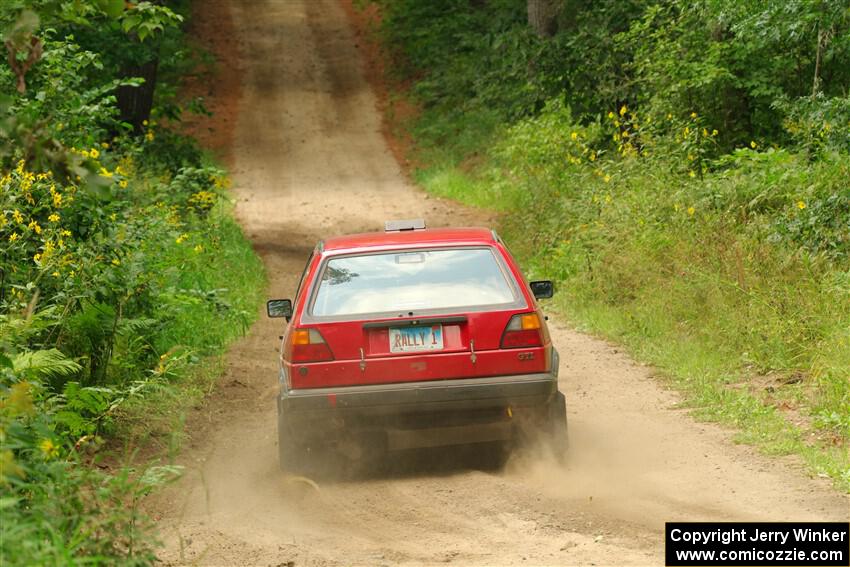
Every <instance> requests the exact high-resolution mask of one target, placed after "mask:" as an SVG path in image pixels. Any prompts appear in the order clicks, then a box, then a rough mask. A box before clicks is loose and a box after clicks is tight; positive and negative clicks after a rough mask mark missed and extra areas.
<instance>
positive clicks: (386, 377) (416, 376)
mask: <svg viewBox="0 0 850 567" xmlns="http://www.w3.org/2000/svg"><path fill="white" fill-rule="evenodd" d="M308 295H309V298H308V300H307V303H306V305H305V306H304V308H303V314H302V317H301V319H300V322H299V323H298V325H297V327H298V329H300V330H301V336H303V337H305V338H304V340H303V341H301V342H304V341H306V342H308V343H310V344H309V345H307V346H305V347H304V348H303V349H302V350H298V349H299V348H300V347H298V346H295V347H293V345H292V344H291V342H292V341H291V340H289V341H288V344H287V352H288V353H289V355H288V356H287V357H286V358H287V361H286V363H287V364H288V365H289V366H290V376H291V383H292V387H293V388H319V387H329V386H348V385H363V384H386V383H393V382H410V381H425V380H451V379H458V378H473V377H483V376H496V375H509V374H528V373H535V372H544V371H546V370H547V369H548V368H549V360H548V351H549V349H548V348H547V347H548V336H547V335H546V332H545V326H543V324H542V320H541V318H540V317H539V315H538V314H535V313H534V311H533V309H534V308H533V307H529V303H528V299H527V296H526V294H524V293H523V291H522V290H521V288H520V285H519V284H518V283H517V280H516V278H515V277H514V276H513V274H512V272H511V270H510V269H509V267H508V265H507V263H506V261H505V259H504V258H503V257H502V256H501V253H500V251H499V250H498V249H496V248H494V247H491V246H468V247H453V248H431V249H417V250H403V251H392V252H378V253H371V254H352V255H339V256H331V257H329V258H327V259H325V260H324V261H323V265H322V266H321V267H320V269H319V274H318V277H317V279H316V283H315V284H314V286H313V289H312V290H311V292H310V293H309V294H308ZM529 313H531V314H533V315H534V316H535V317H536V320H537V321H538V329H537V331H536V333H537V334H536V336H538V337H539V340H537V341H536V342H535V341H533V340H532V341H531V342H525V343H523V342H520V343H519V344H514V343H512V344H511V345H510V346H511V347H512V348H503V347H504V346H505V345H504V344H503V340H505V336H506V335H505V333H506V330H507V329H508V327H509V325H510V324H511V321H514V322H516V321H518V320H520V319H521V318H522V314H529ZM304 330H308V331H309V332H304ZM514 334H515V335H516V333H514ZM520 334H521V333H520ZM534 334H535V333H531V335H534ZM293 349H295V356H293V355H292V353H293ZM308 351H309V352H317V353H319V355H318V356H316V355H310V356H313V360H311V359H310V356H306V357H300V356H298V353H299V352H305V353H306V352H308ZM316 358H320V359H321V360H315V359H316Z"/></svg>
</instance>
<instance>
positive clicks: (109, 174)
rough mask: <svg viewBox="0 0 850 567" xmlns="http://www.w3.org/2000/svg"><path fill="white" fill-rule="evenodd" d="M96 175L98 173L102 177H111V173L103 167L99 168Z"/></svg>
mask: <svg viewBox="0 0 850 567" xmlns="http://www.w3.org/2000/svg"><path fill="white" fill-rule="evenodd" d="M98 173H100V175H101V176H102V177H112V172H111V171H109V170H108V169H106V168H105V167H101V168H100V171H99V172H98Z"/></svg>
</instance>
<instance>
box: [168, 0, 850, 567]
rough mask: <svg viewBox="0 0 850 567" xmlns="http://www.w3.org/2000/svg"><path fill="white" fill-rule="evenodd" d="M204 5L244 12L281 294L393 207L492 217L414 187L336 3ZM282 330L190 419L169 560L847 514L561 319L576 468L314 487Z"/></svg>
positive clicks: (531, 555) (410, 466)
mask: <svg viewBox="0 0 850 567" xmlns="http://www.w3.org/2000/svg"><path fill="white" fill-rule="evenodd" d="M201 4H202V5H203V6H204V7H203V8H201V9H202V10H205V11H208V12H210V14H214V15H215V17H216V18H221V17H223V16H226V15H227V14H228V12H229V14H230V16H232V19H233V33H234V34H235V36H234V37H235V38H236V41H235V43H236V44H237V45H238V48H239V57H238V64H239V66H240V68H241V75H240V77H239V79H237V80H230V81H229V83H228V84H234V85H236V86H239V87H240V90H239V92H240V93H241V95H240V98H239V101H238V115H237V117H236V122H235V127H234V132H233V139H232V143H231V147H230V155H231V160H232V164H231V165H232V168H233V178H234V186H235V192H236V195H237V197H238V205H237V212H238V216H239V219H240V221H241V222H242V223H243V226H244V227H245V230H246V232H247V233H248V234H249V235H250V237H251V239H252V240H253V242H254V243H255V246H256V249H257V251H258V252H259V254H260V255H261V256H262V258H263V260H264V262H265V265H266V267H267V269H268V274H269V281H270V289H269V294H270V295H271V296H275V297H291V296H292V294H293V293H294V290H295V286H296V283H297V278H298V277H299V275H300V272H301V269H302V267H303V263H304V261H305V260H306V258H307V256H308V255H309V253H310V250H311V249H312V247H313V245H314V243H315V242H316V240H317V239H319V238H320V237H322V236H326V235H331V234H336V233H351V232H357V231H361V230H374V229H377V228H379V227H380V226H381V225H382V222H383V220H384V219H390V218H410V217H425V218H427V219H428V221H429V223H430V224H432V225H448V224H478V223H487V222H488V220H489V219H488V218H487V215H486V214H483V213H481V212H476V211H471V210H468V209H463V208H461V207H459V206H458V205H455V204H451V203H447V202H442V201H439V200H436V199H433V198H432V199H428V198H427V197H425V196H424V195H423V194H422V193H421V192H419V191H417V190H416V189H415V188H413V187H411V186H410V185H409V184H408V183H407V182H406V181H405V178H404V176H403V175H402V172H401V170H400V169H399V167H398V165H397V164H396V162H395V161H394V159H393V157H392V155H391V154H390V153H389V152H388V151H387V148H386V145H385V142H384V139H383V138H382V136H381V134H380V131H379V130H380V118H379V115H378V113H377V112H376V110H375V99H374V95H373V93H372V91H371V90H370V87H369V85H368V84H367V83H366V82H365V81H364V79H363V73H362V67H361V62H360V56H359V53H358V46H357V45H356V38H355V37H354V35H353V34H352V32H351V30H350V28H349V24H348V22H347V20H346V16H345V13H344V12H343V10H342V9H341V8H340V6H339V5H338V4H337V0H238V1H237V0H233V1H224V0H216V1H215V2H214V1H212V0H208V1H207V2H204V3H201ZM210 14H208V16H210ZM231 56H233V54H232V53H231ZM225 94H226V93H225ZM231 94H232V93H231ZM222 96H224V95H222ZM280 331H281V324H280V323H279V322H274V321H270V320H268V319H265V318H262V319H261V320H260V321H259V322H258V323H257V324H256V325H255V326H254V327H253V329H252V330H251V333H250V335H249V336H247V337H246V338H245V339H244V340H242V341H240V342H239V343H237V344H236V345H235V346H234V347H233V348H232V350H231V352H230V354H229V365H228V370H227V375H226V376H225V377H224V378H223V379H222V382H221V387H220V389H219V391H218V392H217V393H215V394H214V397H213V399H212V400H211V401H210V404H209V405H208V407H206V408H205V409H204V410H203V413H202V414H201V415H198V416H195V418H194V419H193V420H192V421H191V422H190V430H191V434H192V440H191V443H190V445H189V446H188V447H187V448H186V449H185V451H184V454H183V456H182V457H181V459H182V463H183V464H185V465H186V466H187V474H186V476H185V477H184V478H183V479H182V480H181V481H180V483H179V484H178V485H176V486H175V487H174V488H173V489H171V490H169V491H168V493H167V494H166V495H165V497H164V498H162V499H161V500H160V501H159V502H158V503H156V505H155V509H156V510H157V512H158V514H160V515H161V518H160V520H159V525H160V528H161V529H162V532H163V535H164V536H165V538H166V544H167V547H166V549H165V550H164V551H163V552H162V553H161V555H160V557H161V559H162V560H163V562H164V563H166V564H201V565H290V564H294V565H338V564H345V565H358V564H364V565H381V564H387V565H397V564H434V563H443V562H445V563H449V562H451V563H458V564H464V565H469V564H474V565H514V564H523V565H543V564H546V565H548V564H559V565H561V564H570V565H572V564H596V565H608V564H640V565H661V564H663V560H662V553H663V543H662V535H661V534H662V532H663V524H664V522H665V521H668V520H708V521H710V520H827V519H834V520H842V519H843V520H846V519H847V518H848V515H850V513H848V500H847V498H846V497H845V496H843V495H840V494H837V493H835V492H834V491H832V490H831V489H830V488H829V484H828V482H826V481H823V480H822V479H814V480H812V479H809V478H807V477H806V476H805V475H804V473H803V472H802V470H801V469H800V468H799V467H798V466H796V465H794V464H793V463H787V462H780V461H778V460H776V459H772V460H768V459H765V458H762V457H759V456H756V455H753V454H752V449H750V448H746V447H738V446H735V445H734V444H732V443H731V441H730V437H731V434H730V433H729V432H727V431H724V430H722V429H720V428H718V427H715V426H712V425H705V424H698V423H696V422H694V421H693V420H692V419H691V418H690V417H689V416H688V415H686V414H685V413H683V411H682V410H679V409H676V403H677V397H676V396H675V395H674V394H672V393H669V392H666V391H664V390H663V389H662V388H660V387H659V386H658V385H657V383H656V382H655V381H654V380H653V379H652V378H651V376H650V370H649V369H647V368H644V367H642V366H640V365H636V364H635V363H634V362H632V361H630V360H629V359H628V358H627V357H626V356H624V355H623V354H619V353H618V352H617V351H616V350H615V349H614V348H613V347H611V346H609V345H607V344H606V343H604V342H600V341H598V340H595V339H593V338H589V337H587V336H584V335H581V334H578V333H576V332H574V331H571V330H569V329H567V328H565V327H564V326H562V325H560V324H558V323H557V322H555V324H554V328H553V337H554V341H555V344H556V345H557V347H558V349H559V350H560V352H561V365H562V366H561V369H560V370H561V388H562V389H563V390H564V391H565V392H566V394H567V399H568V405H569V420H570V428H571V443H572V444H571V457H570V460H569V462H568V464H567V466H565V467H557V466H555V465H554V464H552V463H551V462H548V461H547V460H546V459H545V458H543V457H539V458H538V457H531V456H524V457H520V458H517V459H514V460H512V461H509V463H508V465H507V467H506V468H505V470H502V471H499V470H488V469H486V468H483V469H481V468H478V467H477V466H476V463H477V461H476V459H475V458H474V457H475V455H472V458H470V457H469V455H467V454H466V453H464V452H448V453H440V454H441V455H449V458H448V459H442V460H439V459H437V460H435V459H434V457H435V456H437V455H434V454H430V455H423V454H418V455H416V454H414V455H412V456H410V455H408V456H399V457H398V462H396V463H395V466H393V467H390V472H388V473H382V474H372V475H368V474H367V475H365V476H362V477H358V478H353V479H349V480H337V481H322V480H320V481H319V484H318V489H316V488H315V487H313V486H311V485H310V484H309V483H307V482H304V481H300V480H297V479H292V478H287V477H285V476H283V475H282V474H281V473H280V472H279V471H278V469H277V462H276V458H277V448H276V431H275V404H274V399H275V393H276V391H277V376H276V357H277V354H276V352H275V351H276V348H277V342H278V341H277V337H278V335H279V334H280Z"/></svg>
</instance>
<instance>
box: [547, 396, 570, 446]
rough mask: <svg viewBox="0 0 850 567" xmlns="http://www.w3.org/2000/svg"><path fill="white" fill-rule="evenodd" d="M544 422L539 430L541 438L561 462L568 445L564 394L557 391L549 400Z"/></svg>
mask: <svg viewBox="0 0 850 567" xmlns="http://www.w3.org/2000/svg"><path fill="white" fill-rule="evenodd" d="M546 413H547V416H546V422H545V424H544V426H543V431H542V432H541V433H542V434H543V435H542V440H543V442H544V443H545V445H546V447H547V449H549V450H550V451H551V452H552V455H553V456H554V457H555V459H556V460H557V461H558V462H563V461H564V460H565V459H566V457H567V448H568V445H569V439H568V433H567V400H566V398H565V397H564V394H562V393H561V392H558V393H557V394H556V395H555V398H554V399H552V401H550V402H549V404H548V408H547V412H546Z"/></svg>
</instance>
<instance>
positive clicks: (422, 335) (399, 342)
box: [390, 325, 443, 352]
mask: <svg viewBox="0 0 850 567" xmlns="http://www.w3.org/2000/svg"><path fill="white" fill-rule="evenodd" d="M429 350H443V326H442V325H431V326H430V327H390V352H423V351H429Z"/></svg>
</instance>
